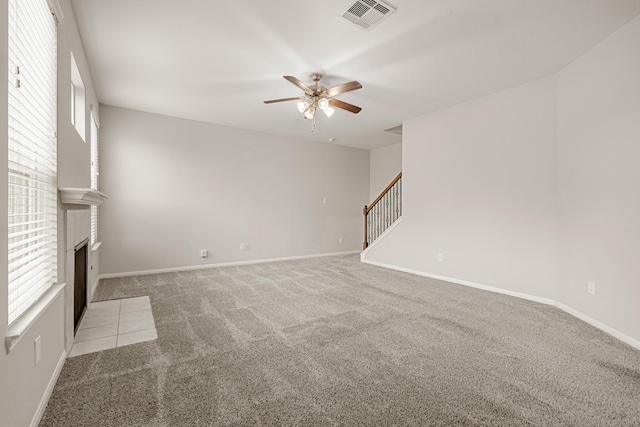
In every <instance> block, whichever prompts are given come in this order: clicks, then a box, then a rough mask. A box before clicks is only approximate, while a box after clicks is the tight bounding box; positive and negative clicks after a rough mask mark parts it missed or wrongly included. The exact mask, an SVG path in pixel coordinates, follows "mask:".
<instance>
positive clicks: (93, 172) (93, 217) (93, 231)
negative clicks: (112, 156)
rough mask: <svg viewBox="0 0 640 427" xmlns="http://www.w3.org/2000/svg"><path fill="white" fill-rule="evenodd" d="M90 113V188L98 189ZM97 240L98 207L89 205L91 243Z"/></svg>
mask: <svg viewBox="0 0 640 427" xmlns="http://www.w3.org/2000/svg"><path fill="white" fill-rule="evenodd" d="M93 114H94V113H92V114H91V189H93V190H97V189H98V174H99V169H98V123H97V121H96V119H95V117H94V115H93ZM97 241H98V207H97V206H96V205H91V244H92V245H93V244H94V243H96V242H97Z"/></svg>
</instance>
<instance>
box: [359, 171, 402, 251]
mask: <svg viewBox="0 0 640 427" xmlns="http://www.w3.org/2000/svg"><path fill="white" fill-rule="evenodd" d="M363 213H364V243H363V244H362V250H365V249H367V247H368V246H369V244H370V243H371V242H373V241H374V240H375V239H377V238H378V237H379V236H380V235H381V234H382V233H384V231H385V230H386V229H387V228H389V226H390V225H391V224H393V223H394V222H396V220H397V219H398V218H400V217H401V216H402V172H400V173H399V174H398V176H396V177H395V178H394V179H393V181H391V183H390V184H389V185H387V188H385V189H384V190H383V191H382V193H380V195H379V196H378V197H377V198H376V199H375V200H374V201H373V203H371V204H370V205H369V206H366V205H365V207H364V210H363Z"/></svg>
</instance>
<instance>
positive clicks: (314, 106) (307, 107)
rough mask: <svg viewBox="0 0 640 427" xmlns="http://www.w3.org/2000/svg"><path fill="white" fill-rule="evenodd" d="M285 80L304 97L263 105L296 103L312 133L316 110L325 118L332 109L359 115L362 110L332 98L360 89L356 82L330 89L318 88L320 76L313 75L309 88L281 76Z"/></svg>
mask: <svg viewBox="0 0 640 427" xmlns="http://www.w3.org/2000/svg"><path fill="white" fill-rule="evenodd" d="M283 77H284V78H285V79H286V80H288V81H290V82H291V83H293V84H294V85H296V86H298V87H299V88H300V89H302V90H303V91H304V96H296V97H292V98H281V99H271V100H269V101H264V103H265V104H273V103H276V102H285V101H298V111H300V112H301V113H302V114H303V115H304V118H305V119H309V120H311V121H312V125H311V131H312V132H313V128H314V127H315V124H316V118H315V116H316V112H317V111H318V110H322V111H323V112H324V113H325V114H326V115H327V117H331V115H332V114H333V112H334V111H335V110H334V108H333V107H335V108H340V109H342V110H347V111H350V112H352V113H354V114H357V113H359V112H360V111H361V110H362V108H360V107H357V106H355V105H353V104H349V103H348V102H344V101H340V100H339V99H335V98H334V96H336V95H339V94H341V93H344V92H349V91H352V90H356V89H361V88H362V85H361V84H360V83H358V82H356V81H352V82H349V83H343V84H341V85H337V86H333V87H330V88H326V87H324V86H320V83H319V82H320V79H322V74H319V73H313V74H312V75H311V78H312V79H313V81H314V84H312V85H311V87H309V86H307V85H306V84H304V83H302V82H301V81H300V80H298V79H297V78H295V77H293V76H283Z"/></svg>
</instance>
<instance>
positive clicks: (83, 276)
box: [73, 240, 88, 335]
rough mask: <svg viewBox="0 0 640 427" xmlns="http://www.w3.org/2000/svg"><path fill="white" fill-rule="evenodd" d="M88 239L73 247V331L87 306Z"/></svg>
mask: <svg viewBox="0 0 640 427" xmlns="http://www.w3.org/2000/svg"><path fill="white" fill-rule="evenodd" d="M87 247H88V241H87V240H85V241H84V242H83V243H81V244H80V245H78V246H76V248H75V256H74V269H73V270H74V275H73V331H74V335H75V333H76V332H77V331H78V327H79V326H80V320H82V315H83V314H84V312H85V310H86V308H87V256H88V251H87Z"/></svg>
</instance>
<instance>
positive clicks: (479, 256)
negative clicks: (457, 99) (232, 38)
mask: <svg viewBox="0 0 640 427" xmlns="http://www.w3.org/2000/svg"><path fill="white" fill-rule="evenodd" d="M555 115H556V114H555V79H554V78H547V79H544V80H540V81H536V82H533V83H529V84H526V85H523V86H520V87H517V88H513V89H509V90H506V91H503V92H500V93H497V94H494V95H491V96H488V97H485V98H482V99H478V100H475V101H471V102H467V103H464V104H461V105H458V106H456V107H453V108H450V109H447V110H443V111H440V112H437V113H434V114H431V115H429V116H426V117H421V118H417V119H414V120H411V121H408V122H405V123H404V135H403V165H402V177H403V178H402V180H403V222H402V223H400V224H399V225H398V227H397V228H396V229H394V230H393V231H392V232H391V233H390V234H388V235H387V237H385V238H384V239H383V240H382V241H379V242H378V243H377V244H376V245H374V246H373V247H372V248H371V249H370V250H369V251H368V253H367V255H366V259H367V260H369V261H374V262H379V263H384V264H389V265H393V266H397V267H402V268H405V269H411V270H417V271H420V272H427V273H430V274H433V275H438V276H444V277H449V278H455V279H458V280H463V281H467V282H473V283H477V284H481V285H486V286H492V287H497V288H501V289H505V290H509V291H511V292H517V293H523V294H530V295H536V296H539V297H542V298H552V297H553V296H554V290H553V285H554V283H555V236H556V230H555V227H556V222H555V199H554V197H555ZM463 124H464V125H463ZM438 253H442V254H443V261H442V262H438V261H437V254H438Z"/></svg>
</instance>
